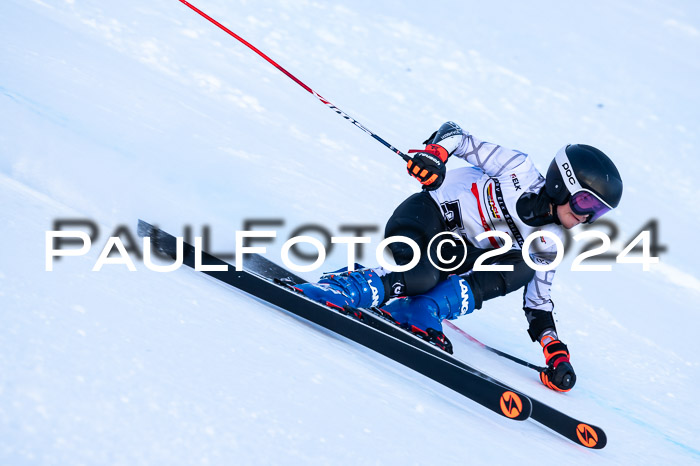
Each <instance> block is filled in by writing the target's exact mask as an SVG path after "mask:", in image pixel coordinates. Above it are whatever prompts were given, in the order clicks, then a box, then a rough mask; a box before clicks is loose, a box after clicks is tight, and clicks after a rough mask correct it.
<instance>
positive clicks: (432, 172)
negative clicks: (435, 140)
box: [406, 144, 450, 191]
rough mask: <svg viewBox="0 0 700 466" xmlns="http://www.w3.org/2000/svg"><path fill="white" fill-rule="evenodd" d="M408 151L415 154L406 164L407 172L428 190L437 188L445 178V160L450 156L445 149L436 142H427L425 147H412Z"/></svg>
mask: <svg viewBox="0 0 700 466" xmlns="http://www.w3.org/2000/svg"><path fill="white" fill-rule="evenodd" d="M408 153H409V154H416V155H414V156H413V158H412V159H411V160H409V161H408V163H407V164H406V169H407V170H408V174H409V175H411V176H412V177H414V178H415V179H417V180H418V181H420V182H421V184H422V185H423V186H425V188H426V189H428V190H429V191H432V190H433V189H437V188H439V187H440V185H441V184H442V182H443V181H444V180H445V171H446V168H445V162H447V158H448V157H449V156H450V155H449V154H448V153H447V150H446V149H445V148H444V147H442V146H440V145H438V144H428V145H427V146H425V149H413V150H409V151H408Z"/></svg>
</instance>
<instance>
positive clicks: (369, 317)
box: [244, 254, 607, 449]
mask: <svg viewBox="0 0 700 466" xmlns="http://www.w3.org/2000/svg"><path fill="white" fill-rule="evenodd" d="M248 257H249V259H247V260H246V261H244V268H248V269H249V270H252V271H253V272H255V273H258V274H260V275H263V276H265V277H266V278H268V279H277V280H285V281H291V282H293V283H295V284H297V285H299V284H302V283H304V282H306V280H304V279H303V278H301V277H299V276H297V275H295V274H293V273H292V272H290V271H288V270H286V269H284V268H282V267H280V266H279V265H277V264H275V263H274V262H272V261H270V260H268V259H266V258H265V257H263V256H260V255H257V254H251V255H249V256H248ZM364 311H365V313H364V317H365V320H366V322H367V323H368V324H369V325H371V326H377V327H379V325H377V322H378V321H380V320H382V319H381V317H380V315H379V314H378V313H372V314H370V313H369V312H367V311H372V310H371V309H370V310H364ZM381 329H382V331H384V332H387V333H389V334H390V335H392V336H394V337H396V338H398V339H401V340H402V341H405V342H406V343H409V344H411V345H417V346H420V347H421V348H422V349H424V350H425V351H428V352H430V353H431V354H433V355H435V356H437V357H439V358H441V359H444V360H446V361H450V362H451V363H453V364H454V365H456V366H459V367H461V368H463V369H466V370H469V371H472V372H475V373H478V374H480V375H483V376H486V374H483V373H481V372H479V371H478V370H476V369H474V368H472V367H471V366H468V365H467V364H465V363H464V362H462V361H461V360H459V359H457V358H456V357H454V356H452V355H450V354H447V353H446V352H444V351H443V350H441V349H439V348H437V347H436V346H433V345H430V344H428V343H427V342H425V341H423V340H421V339H420V338H418V337H416V336H414V335H413V334H411V333H408V332H406V331H404V330H403V329H401V328H400V327H397V326H388V327H387V326H381ZM513 358H514V357H513ZM533 366H534V365H533ZM535 368H537V369H539V368H538V367H537V366H535ZM486 377H488V376H486ZM528 398H530V401H531V402H532V413H531V414H530V417H531V418H532V419H533V420H535V421H537V422H539V423H540V424H542V425H544V426H546V427H548V428H549V429H551V430H553V431H555V432H556V433H558V434H560V435H562V436H564V437H566V438H568V439H569V440H571V441H573V442H575V443H577V444H579V445H582V446H584V447H587V448H593V449H601V448H603V447H605V445H606V444H607V436H606V435H605V431H603V429H601V428H600V427H597V426H595V425H593V424H588V423H584V422H582V421H579V420H578V419H575V418H573V417H571V416H569V415H567V414H564V413H562V412H561V411H559V410H557V409H555V408H552V407H551V406H549V405H547V404H545V403H542V402H540V401H537V400H536V399H534V398H532V397H530V396H528Z"/></svg>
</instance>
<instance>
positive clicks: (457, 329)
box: [444, 320, 546, 372]
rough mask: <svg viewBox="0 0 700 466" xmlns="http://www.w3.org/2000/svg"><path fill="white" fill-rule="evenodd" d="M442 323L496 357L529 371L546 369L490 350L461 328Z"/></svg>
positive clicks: (492, 349)
mask: <svg viewBox="0 0 700 466" xmlns="http://www.w3.org/2000/svg"><path fill="white" fill-rule="evenodd" d="M444 323H445V325H447V326H448V327H450V328H451V329H453V330H455V331H456V332H457V333H459V334H460V335H462V336H463V337H465V338H466V339H467V340H469V341H471V342H473V343H476V344H477V345H479V346H481V347H482V348H484V349H485V350H487V351H491V352H492V353H496V354H497V355H499V356H501V357H504V358H506V359H510V360H511V361H513V362H517V363H518V364H520V365H521V366H525V367H529V368H530V369H533V370H536V371H537V372H542V371H543V370H545V369H546V367H542V366H538V365H535V364H532V363H530V362H527V361H524V360H522V359H520V358H518V357H516V356H512V355H510V354H508V353H505V352H503V351H501V350H497V349H496V348H491V347H490V346H488V345H485V344H483V343H482V342H480V341H479V340H477V339H476V338H474V337H473V336H471V335H469V334H468V333H467V332H465V331H464V330H462V329H461V328H459V327H457V326H456V325H455V324H453V323H452V322H450V321H448V320H446V321H444Z"/></svg>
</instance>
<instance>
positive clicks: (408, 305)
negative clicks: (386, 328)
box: [381, 275, 474, 353]
mask: <svg viewBox="0 0 700 466" xmlns="http://www.w3.org/2000/svg"><path fill="white" fill-rule="evenodd" d="M381 311H382V312H383V313H384V314H385V316H386V315H387V314H388V316H390V317H391V318H392V319H393V320H394V321H395V322H396V323H397V324H399V325H400V326H402V327H404V328H406V329H408V330H410V331H411V332H413V333H414V334H416V335H418V336H419V337H421V338H423V339H424V340H427V341H428V342H430V343H433V344H435V345H436V346H438V347H440V348H442V349H443V350H445V351H447V352H448V353H452V343H450V340H448V339H447V337H446V336H445V334H444V333H442V321H443V320H444V319H456V318H457V317H459V316H462V315H465V314H469V313H471V312H472V311H474V294H473V293H472V290H471V289H470V288H469V284H468V283H467V281H466V280H464V279H463V278H461V277H460V276H459V275H451V276H450V277H449V278H448V279H447V280H445V281H444V282H441V283H438V284H437V285H436V286H435V287H434V288H432V289H431V290H430V291H428V292H427V293H425V294H422V295H417V296H409V297H407V298H398V299H395V300H393V301H391V302H389V303H388V304H387V305H386V306H384V307H382V308H381Z"/></svg>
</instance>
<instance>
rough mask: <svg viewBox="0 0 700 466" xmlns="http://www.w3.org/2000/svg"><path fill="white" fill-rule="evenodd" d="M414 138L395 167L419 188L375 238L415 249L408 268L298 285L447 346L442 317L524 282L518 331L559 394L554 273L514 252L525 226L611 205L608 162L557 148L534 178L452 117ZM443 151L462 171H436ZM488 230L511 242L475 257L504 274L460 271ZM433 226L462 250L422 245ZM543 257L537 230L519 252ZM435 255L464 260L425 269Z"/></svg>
mask: <svg viewBox="0 0 700 466" xmlns="http://www.w3.org/2000/svg"><path fill="white" fill-rule="evenodd" d="M424 144H426V147H425V148H424V149H420V150H411V151H409V153H413V154H414V155H413V158H412V159H411V160H409V161H408V164H407V169H408V173H409V174H410V175H411V176H413V177H415V178H417V179H418V180H419V181H420V182H421V183H422V184H423V186H424V189H423V191H421V192H419V193H416V194H413V195H412V196H410V197H409V198H408V199H406V200H405V201H404V202H403V203H401V204H400V205H399V206H398V207H397V208H396V210H395V211H394V213H393V215H392V216H391V218H390V219H389V221H388V222H387V224H386V229H385V236H386V237H390V236H405V237H408V238H410V239H412V240H413V241H415V242H416V243H417V244H418V246H419V249H420V259H419V261H418V263H417V264H416V265H415V266H414V267H412V268H411V269H410V270H407V271H404V272H391V271H388V270H386V269H384V268H382V267H377V268H360V269H358V270H355V271H353V272H347V269H343V270H341V271H338V272H335V273H331V274H327V275H324V276H322V277H321V279H320V281H319V282H318V283H309V284H304V285H300V286H299V288H301V290H302V291H303V292H304V294H306V295H307V296H309V297H310V298H312V299H314V300H317V301H320V302H323V303H325V304H329V305H332V306H340V307H346V306H350V307H353V308H356V307H364V308H367V307H372V306H375V307H378V308H380V310H381V311H382V312H383V313H384V314H385V316H387V317H391V318H392V319H393V320H394V321H395V322H396V323H397V324H400V325H401V326H403V327H404V328H407V329H409V330H411V331H412V332H414V333H417V334H419V335H420V336H422V337H423V338H425V339H427V340H429V341H431V342H433V343H434V344H436V345H438V346H440V347H441V348H442V349H444V350H446V351H448V352H450V353H451V352H452V345H451V343H450V342H449V340H448V339H447V337H446V336H445V334H444V333H443V332H442V320H443V319H456V318H457V317H460V316H462V315H465V314H469V313H471V312H472V311H473V310H474V309H480V308H481V306H482V305H483V302H484V301H486V300H489V299H492V298H495V297H497V296H504V295H506V294H507V293H510V292H512V291H515V290H517V289H519V288H521V287H525V290H524V304H523V310H524V311H525V316H526V318H527V321H528V323H529V328H528V334H529V335H530V338H531V339H532V341H533V342H534V341H538V342H539V343H540V344H541V346H542V348H543V352H544V357H545V362H546V366H547V367H546V370H544V371H543V372H541V373H540V379H541V381H542V383H543V384H544V385H545V386H547V387H548V388H551V389H552V390H557V391H569V390H571V388H573V386H574V384H575V382H576V375H575V373H574V369H573V367H572V365H571V361H570V354H569V351H568V348H567V346H566V345H565V344H564V343H562V342H561V341H560V340H559V336H558V335H557V329H556V325H555V323H554V319H553V317H552V311H553V309H554V303H553V302H552V299H551V297H550V289H551V286H552V279H553V277H554V273H555V271H554V270H550V271H546V272H540V271H537V272H536V271H535V270H534V269H532V268H531V267H530V266H528V265H527V263H526V262H525V261H524V259H523V256H522V251H521V247H522V245H523V241H524V239H525V238H527V237H528V236H529V235H530V234H531V233H533V232H538V231H547V232H551V233H553V234H554V235H556V236H558V237H559V238H560V239H561V238H562V237H563V231H562V228H566V229H569V228H573V227H574V226H576V225H578V224H579V223H584V222H585V223H592V222H594V221H595V220H596V219H598V218H599V217H600V216H601V215H603V214H605V213H606V212H608V211H610V210H612V209H613V208H615V207H617V206H618V204H619V202H620V198H621V196H622V180H621V178H620V174H619V173H618V171H617V169H616V167H615V165H614V164H613V162H612V161H611V160H610V159H609V158H608V157H607V156H606V155H605V154H604V153H603V152H601V151H600V150H598V149H596V148H594V147H591V146H587V145H582V144H574V145H567V146H565V147H563V148H561V149H560V150H559V151H558V152H557V154H556V156H555V157H554V160H552V162H551V164H550V166H549V169H548V171H547V176H546V178H545V177H543V176H542V175H541V174H540V173H539V172H538V171H537V169H536V168H535V166H534V164H533V162H532V160H531V159H530V157H528V156H527V155H526V154H524V153H522V152H519V151H515V150H510V149H506V148H504V147H501V146H499V145H495V144H492V143H489V142H485V141H481V140H479V139H477V138H476V137H474V136H473V135H472V134H470V133H469V132H467V131H464V130H463V129H462V128H460V127H459V126H458V125H457V124H455V123H453V122H447V123H445V124H443V125H442V126H441V127H440V128H439V129H438V130H437V131H436V132H434V133H433V134H432V135H431V137H430V138H428V140H426V141H424ZM450 156H453V157H459V158H461V159H464V160H466V161H467V162H468V163H470V164H471V165H473V166H472V167H464V168H457V169H453V170H450V171H449V172H446V169H445V163H446V162H447V160H448V158H449V157H450ZM490 230H497V231H499V232H504V233H505V234H507V235H508V236H509V237H510V238H511V240H512V249H510V250H509V251H508V252H506V253H505V254H500V255H496V256H493V257H490V258H488V259H486V260H484V261H483V263H484V264H486V265H505V266H512V270H510V271H500V270H499V271H474V270H472V269H473V267H474V265H475V262H476V260H477V259H478V258H479V256H481V255H482V254H484V253H486V252H488V251H492V250H494V249H497V248H500V247H502V246H503V245H504V244H505V240H504V239H503V238H499V237H494V236H492V237H489V238H483V239H481V240H480V241H477V240H476V237H477V236H478V235H479V234H480V233H483V232H484V231H490ZM445 232H454V233H456V234H457V235H459V236H460V237H461V238H463V239H464V240H465V243H464V244H465V245H466V246H467V250H466V252H465V251H464V246H462V245H461V244H460V242H459V241H453V242H452V244H451V245H448V246H447V247H445V243H444V242H443V245H442V247H441V249H440V251H438V250H437V246H436V244H440V238H437V239H436V240H435V241H433V242H432V243H431V239H433V237H435V236H436V235H437V234H440V233H443V234H446V235H449V234H450V233H445ZM535 243H536V244H535ZM389 249H390V250H391V252H392V254H393V257H394V260H395V261H396V263H397V264H398V265H405V264H409V263H410V262H411V260H412V259H413V250H412V248H411V246H410V245H408V244H406V243H403V242H394V243H392V244H390V246H389ZM555 256H556V244H555V242H554V241H553V239H552V238H551V237H548V236H540V237H539V239H537V240H536V241H535V242H533V243H532V245H531V247H530V258H531V259H533V261H534V262H535V263H537V264H550V263H551V262H552V261H553V260H554V258H555ZM436 257H438V258H448V259H453V258H456V260H453V261H451V263H454V262H457V263H459V261H460V260H461V259H462V258H464V262H463V263H462V265H461V266H459V268H457V269H456V270H454V271H452V272H447V271H443V270H440V269H438V268H436V266H435V265H434V262H435V258H436ZM430 258H432V259H433V261H432V262H431V260H430ZM438 265H440V264H438ZM441 267H442V268H443V269H445V268H446V267H445V266H444V265H441ZM395 298H400V299H395Z"/></svg>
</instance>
